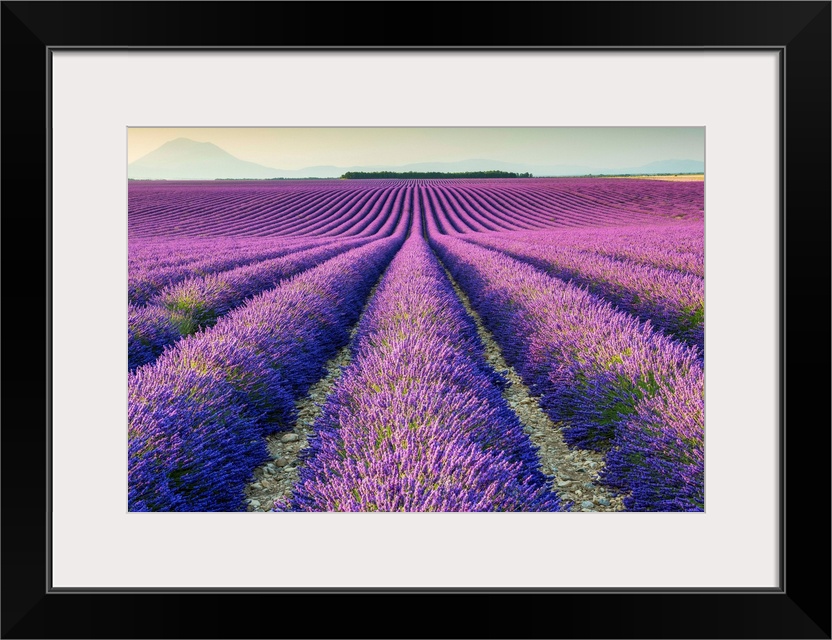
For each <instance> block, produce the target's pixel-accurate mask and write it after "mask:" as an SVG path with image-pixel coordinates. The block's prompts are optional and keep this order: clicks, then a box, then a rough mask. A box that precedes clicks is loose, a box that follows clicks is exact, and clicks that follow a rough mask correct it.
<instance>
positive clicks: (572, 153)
mask: <svg viewBox="0 0 832 640" xmlns="http://www.w3.org/2000/svg"><path fill="white" fill-rule="evenodd" d="M127 135H128V162H133V161H134V160H137V159H139V158H140V157H142V156H143V155H145V154H147V153H149V152H151V151H153V150H154V149H157V148H158V147H160V146H161V145H163V144H164V143H165V142H168V141H169V140H174V139H176V138H190V139H191V140H195V141H197V142H213V143H214V144H216V145H217V146H218V147H220V148H222V149H223V150H225V151H227V152H228V153H230V154H231V155H233V156H236V157H237V158H239V159H240V160H247V161H249V162H256V163H258V164H262V165H265V166H267V167H273V168H278V169H301V168H303V167H309V166H315V165H335V166H341V167H346V166H354V165H379V164H384V165H392V166H396V165H403V164H409V163H414V162H453V161H456V160H468V159H474V158H477V159H479V158H483V159H488V160H499V161H505V162H521V163H525V164H569V165H587V166H599V167H608V168H612V169H617V168H623V167H632V166H639V165H643V164H647V163H648V162H654V161H657V160H669V159H678V160H700V161H704V160H705V129H704V128H703V127H592V128H589V127H572V128H548V127H546V128H544V127H540V128H537V127H493V128H479V127H471V128H459V127H448V128H418V127H414V128H359V127H355V128H292V129H256V128H217V129H202V128H135V127H131V128H129V129H128V133H127Z"/></svg>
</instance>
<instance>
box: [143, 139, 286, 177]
mask: <svg viewBox="0 0 832 640" xmlns="http://www.w3.org/2000/svg"><path fill="white" fill-rule="evenodd" d="M127 177H128V178H130V179H132V180H142V179H143V180H214V179H217V178H278V177H281V176H280V171H277V170H275V169H270V168H269V167H264V166H263V165H261V164H256V163H254V162H246V161H245V160H240V159H239V158H235V157H234V156H232V155H231V154H230V153H228V152H227V151H223V150H222V149H220V148H219V147H218V146H217V145H215V144H212V143H210V142H194V141H193V140H189V139H188V138H177V139H176V140H171V141H170V142H166V143H165V144H163V145H162V146H161V147H159V148H158V149H156V150H155V151H151V152H150V153H148V154H147V155H145V156H142V157H141V158H139V159H138V160H136V161H134V162H131V163H130V164H129V165H127Z"/></svg>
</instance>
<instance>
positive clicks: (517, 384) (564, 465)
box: [245, 271, 623, 512]
mask: <svg viewBox="0 0 832 640" xmlns="http://www.w3.org/2000/svg"><path fill="white" fill-rule="evenodd" d="M446 273H447V271H446ZM448 277H449V278H450V274H448ZM451 283H452V284H453V286H454V289H455V291H456V293H457V295H458V296H459V299H460V300H461V301H462V303H463V305H464V306H465V309H466V310H467V311H468V313H469V314H470V316H471V318H472V319H473V320H474V322H475V323H476V325H477V331H478V332H479V335H480V339H481V340H482V342H483V345H484V347H485V357H486V359H487V360H488V362H489V364H491V366H492V367H494V369H495V370H497V371H499V372H501V373H503V375H504V376H505V377H506V378H507V379H508V381H509V382H510V384H509V385H507V386H506V388H505V389H504V390H503V397H504V398H505V399H506V402H508V404H509V406H510V407H511V408H512V409H513V410H514V412H515V413H516V414H517V417H518V418H519V419H520V422H521V423H522V424H523V428H524V430H525V431H526V433H527V434H528V435H529V438H530V439H531V441H532V442H533V443H534V445H535V446H536V447H537V450H538V455H539V457H540V462H541V469H542V470H543V472H544V473H545V474H547V475H550V476H551V478H552V488H553V489H554V490H555V491H557V493H558V494H559V495H560V497H561V499H562V500H563V501H565V502H567V503H570V506H569V510H570V511H584V512H587V511H588V512H599V511H621V510H623V504H622V498H621V496H613V495H612V494H611V493H609V492H608V491H607V489H606V488H605V487H603V486H601V485H600V484H599V483H598V473H599V472H600V471H601V469H602V468H603V466H604V461H603V456H602V455H601V454H599V453H596V452H594V451H585V450H581V449H570V448H569V447H568V446H567V444H566V443H565V442H564V440H563V437H562V435H561V431H562V430H563V427H564V425H563V424H562V423H554V422H552V420H550V419H549V417H548V416H547V415H546V414H545V413H544V412H543V410H542V409H541V408H540V405H539V404H538V400H537V398H535V397H534V396H532V395H531V394H530V393H529V388H528V387H527V386H526V385H525V384H523V381H522V380H521V379H520V376H518V375H517V372H515V371H514V369H513V368H512V367H510V366H509V365H508V363H506V361H505V360H504V358H503V356H502V353H501V351H500V348H499V347H498V346H497V343H496V342H495V340H494V338H493V336H492V335H491V333H490V332H489V331H488V330H487V329H486V328H485V327H484V326H483V323H482V321H481V320H480V317H479V315H478V314H477V313H476V311H474V309H473V308H472V307H471V304H470V302H469V300H468V298H467V296H466V295H465V294H464V293H463V292H462V290H461V289H460V288H459V286H458V285H457V284H456V282H454V281H453V279H451ZM374 291H375V289H374ZM371 295H372V294H371ZM356 331H357V324H356V327H355V328H353V331H352V334H351V335H350V343H348V344H347V346H345V347H343V348H342V349H341V350H340V351H339V352H338V354H337V355H336V356H335V357H334V358H332V359H331V360H330V361H329V362H327V364H326V371H327V373H326V376H325V377H324V378H323V379H321V380H320V381H319V382H318V383H317V384H315V385H313V386H312V388H311V389H310V390H309V393H308V394H307V395H306V397H304V398H302V399H300V400H298V401H297V402H296V405H295V406H296V407H297V410H298V420H297V422H296V423H295V424H294V425H292V428H291V429H290V430H289V431H284V432H281V433H277V434H274V435H271V436H269V437H267V439H266V444H267V446H268V449H269V454H270V456H271V460H270V461H269V462H268V463H266V464H264V465H263V466H261V467H259V468H258V469H256V470H255V472H254V482H252V483H251V484H249V485H248V486H247V487H246V489H245V495H246V509H247V511H252V512H268V511H271V510H272V508H273V507H274V501H275V500H285V499H288V498H290V497H291V494H292V487H293V486H294V484H295V483H296V482H297V480H298V477H299V472H298V467H299V464H300V461H299V459H298V454H299V452H300V451H302V450H303V449H304V448H306V446H307V445H308V436H309V434H311V433H312V431H313V429H312V425H313V424H314V422H315V420H316V419H317V418H318V416H319V415H320V413H321V408H322V406H323V404H324V402H325V400H326V397H327V395H328V394H329V393H330V391H331V390H332V387H333V385H334V384H335V382H336V381H337V379H338V378H339V377H340V375H341V373H342V370H343V368H344V367H346V366H347V365H348V364H349V361H350V344H351V343H352V338H353V337H354V336H355V333H356Z"/></svg>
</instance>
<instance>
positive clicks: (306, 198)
mask: <svg viewBox="0 0 832 640" xmlns="http://www.w3.org/2000/svg"><path fill="white" fill-rule="evenodd" d="M702 184H703V183H701V182H678V183H675V182H654V181H630V180H616V179H597V178H596V179H580V178H571V179H567V178H550V179H524V180H501V181H492V180H478V181H477V180H444V181H442V180H438V181H433V180H430V181H382V180H367V181H364V180H355V181H332V180H321V181H309V182H294V181H273V182H268V181H259V182H254V183H250V182H240V183H239V184H232V183H222V182H219V183H216V182H212V183H190V184H183V183H142V182H132V183H131V184H130V186H129V193H128V197H129V205H128V206H129V210H130V216H129V219H128V230H129V234H130V237H131V238H151V237H152V238H160V237H199V236H203V237H221V236H231V235H237V236H243V235H246V236H298V235H303V236H311V235H336V234H337V233H339V232H338V231H337V230H336V229H334V228H333V224H334V222H335V221H336V220H337V218H338V216H339V215H341V214H343V215H344V216H345V218H344V219H345V220H346V219H348V218H349V216H350V215H352V214H350V213H349V212H355V211H357V210H358V209H363V210H364V211H369V209H370V206H368V205H370V204H371V203H373V202H381V201H384V199H386V198H390V197H392V196H393V194H396V193H399V192H401V191H403V190H420V191H422V193H423V195H424V197H428V198H433V199H436V202H435V203H434V204H435V206H440V207H447V208H449V209H451V210H455V211H458V212H460V215H461V218H460V219H459V220H458V222H459V224H460V225H461V226H459V227H457V228H456V229H454V228H453V225H452V226H451V228H449V229H448V230H447V231H448V232H453V231H454V230H456V231H459V232H465V231H510V230H522V229H525V230H535V229H549V228H562V227H580V226H600V225H607V226H609V225H628V224H638V223H642V224H643V223H650V222H655V221H657V220H668V219H670V220H675V219H689V220H701V219H702V212H703V202H704V192H703V187H702ZM339 212H340V213H339ZM336 226H337V225H336Z"/></svg>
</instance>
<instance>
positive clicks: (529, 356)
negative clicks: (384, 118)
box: [428, 218, 704, 511]
mask: <svg viewBox="0 0 832 640" xmlns="http://www.w3.org/2000/svg"><path fill="white" fill-rule="evenodd" d="M431 220H432V219H431V218H429V225H428V226H429V229H430V237H431V243H432V245H433V246H434V248H435V249H436V251H437V252H438V254H439V255H440V257H441V258H442V260H443V261H444V262H445V264H446V265H447V266H448V268H449V269H450V271H451V273H452V274H453V276H454V277H455V278H456V279H457V280H458V282H459V284H460V286H461V287H462V288H463V290H464V291H465V292H466V294H467V295H468V296H470V298H471V301H472V304H473V306H474V307H475V309H476V310H477V311H478V312H479V313H480V314H481V316H482V318H483V321H484V322H485V323H486V325H487V326H488V328H489V329H490V330H491V331H492V332H493V333H494V336H495V338H496V340H497V341H498V343H499V344H500V346H501V348H502V350H503V353H504V355H505V356H506V359H507V360H508V361H509V363H510V364H512V366H514V367H515V368H516V370H517V371H518V373H519V374H520V375H521V377H522V378H523V380H524V382H526V383H527V384H528V385H529V386H530V387H531V389H532V391H533V392H534V393H536V394H538V395H540V396H541V406H542V407H543V409H544V410H545V411H546V412H547V413H548V414H549V416H550V417H551V418H552V420H554V421H556V422H563V423H564V424H565V425H566V428H565V429H564V437H565V438H566V440H567V442H568V443H569V444H571V445H574V446H579V447H588V448H593V449H596V450H599V451H603V452H605V455H606V458H605V462H606V464H605V467H604V469H603V472H602V476H601V478H602V481H603V482H605V483H606V484H608V485H609V486H611V487H613V488H614V489H616V490H618V491H620V492H622V493H623V494H625V495H626V498H625V505H626V506H627V507H628V508H630V509H633V510H638V511H650V510H658V511H672V510H684V511H698V510H701V509H702V508H703V506H704V396H703V393H704V376H703V368H702V363H701V360H700V352H699V351H698V350H697V349H694V348H691V347H687V346H684V345H683V344H682V343H680V342H677V341H674V340H671V339H669V338H667V337H665V336H664V335H662V334H661V333H658V332H656V331H654V330H653V329H652V328H651V327H650V326H649V325H648V324H644V323H641V322H639V321H638V320H637V319H635V318H634V317H633V316H630V315H628V314H625V313H622V312H620V311H618V310H617V309H615V308H614V307H613V306H611V305H610V304H609V303H607V302H604V301H602V300H599V299H598V298H597V297H595V296H593V295H591V294H589V293H587V292H586V291H584V290H581V289H580V288H578V287H576V286H574V285H572V284H569V283H566V282H563V281H562V280H559V279H556V278H552V277H551V276H549V275H547V274H545V273H543V272H542V271H540V270H538V269H535V268H534V267H532V266H531V265H528V264H524V263H522V262H519V261H517V260H515V259H513V258H511V257H509V256H507V255H505V254H503V253H499V252H496V251H492V250H488V249H485V248H481V247H478V246H476V245H474V244H471V243H469V242H465V241H463V240H461V239H458V238H453V237H449V236H443V235H442V234H439V233H438V229H437V228H436V226H435V224H433V223H432V222H430V221H431Z"/></svg>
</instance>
